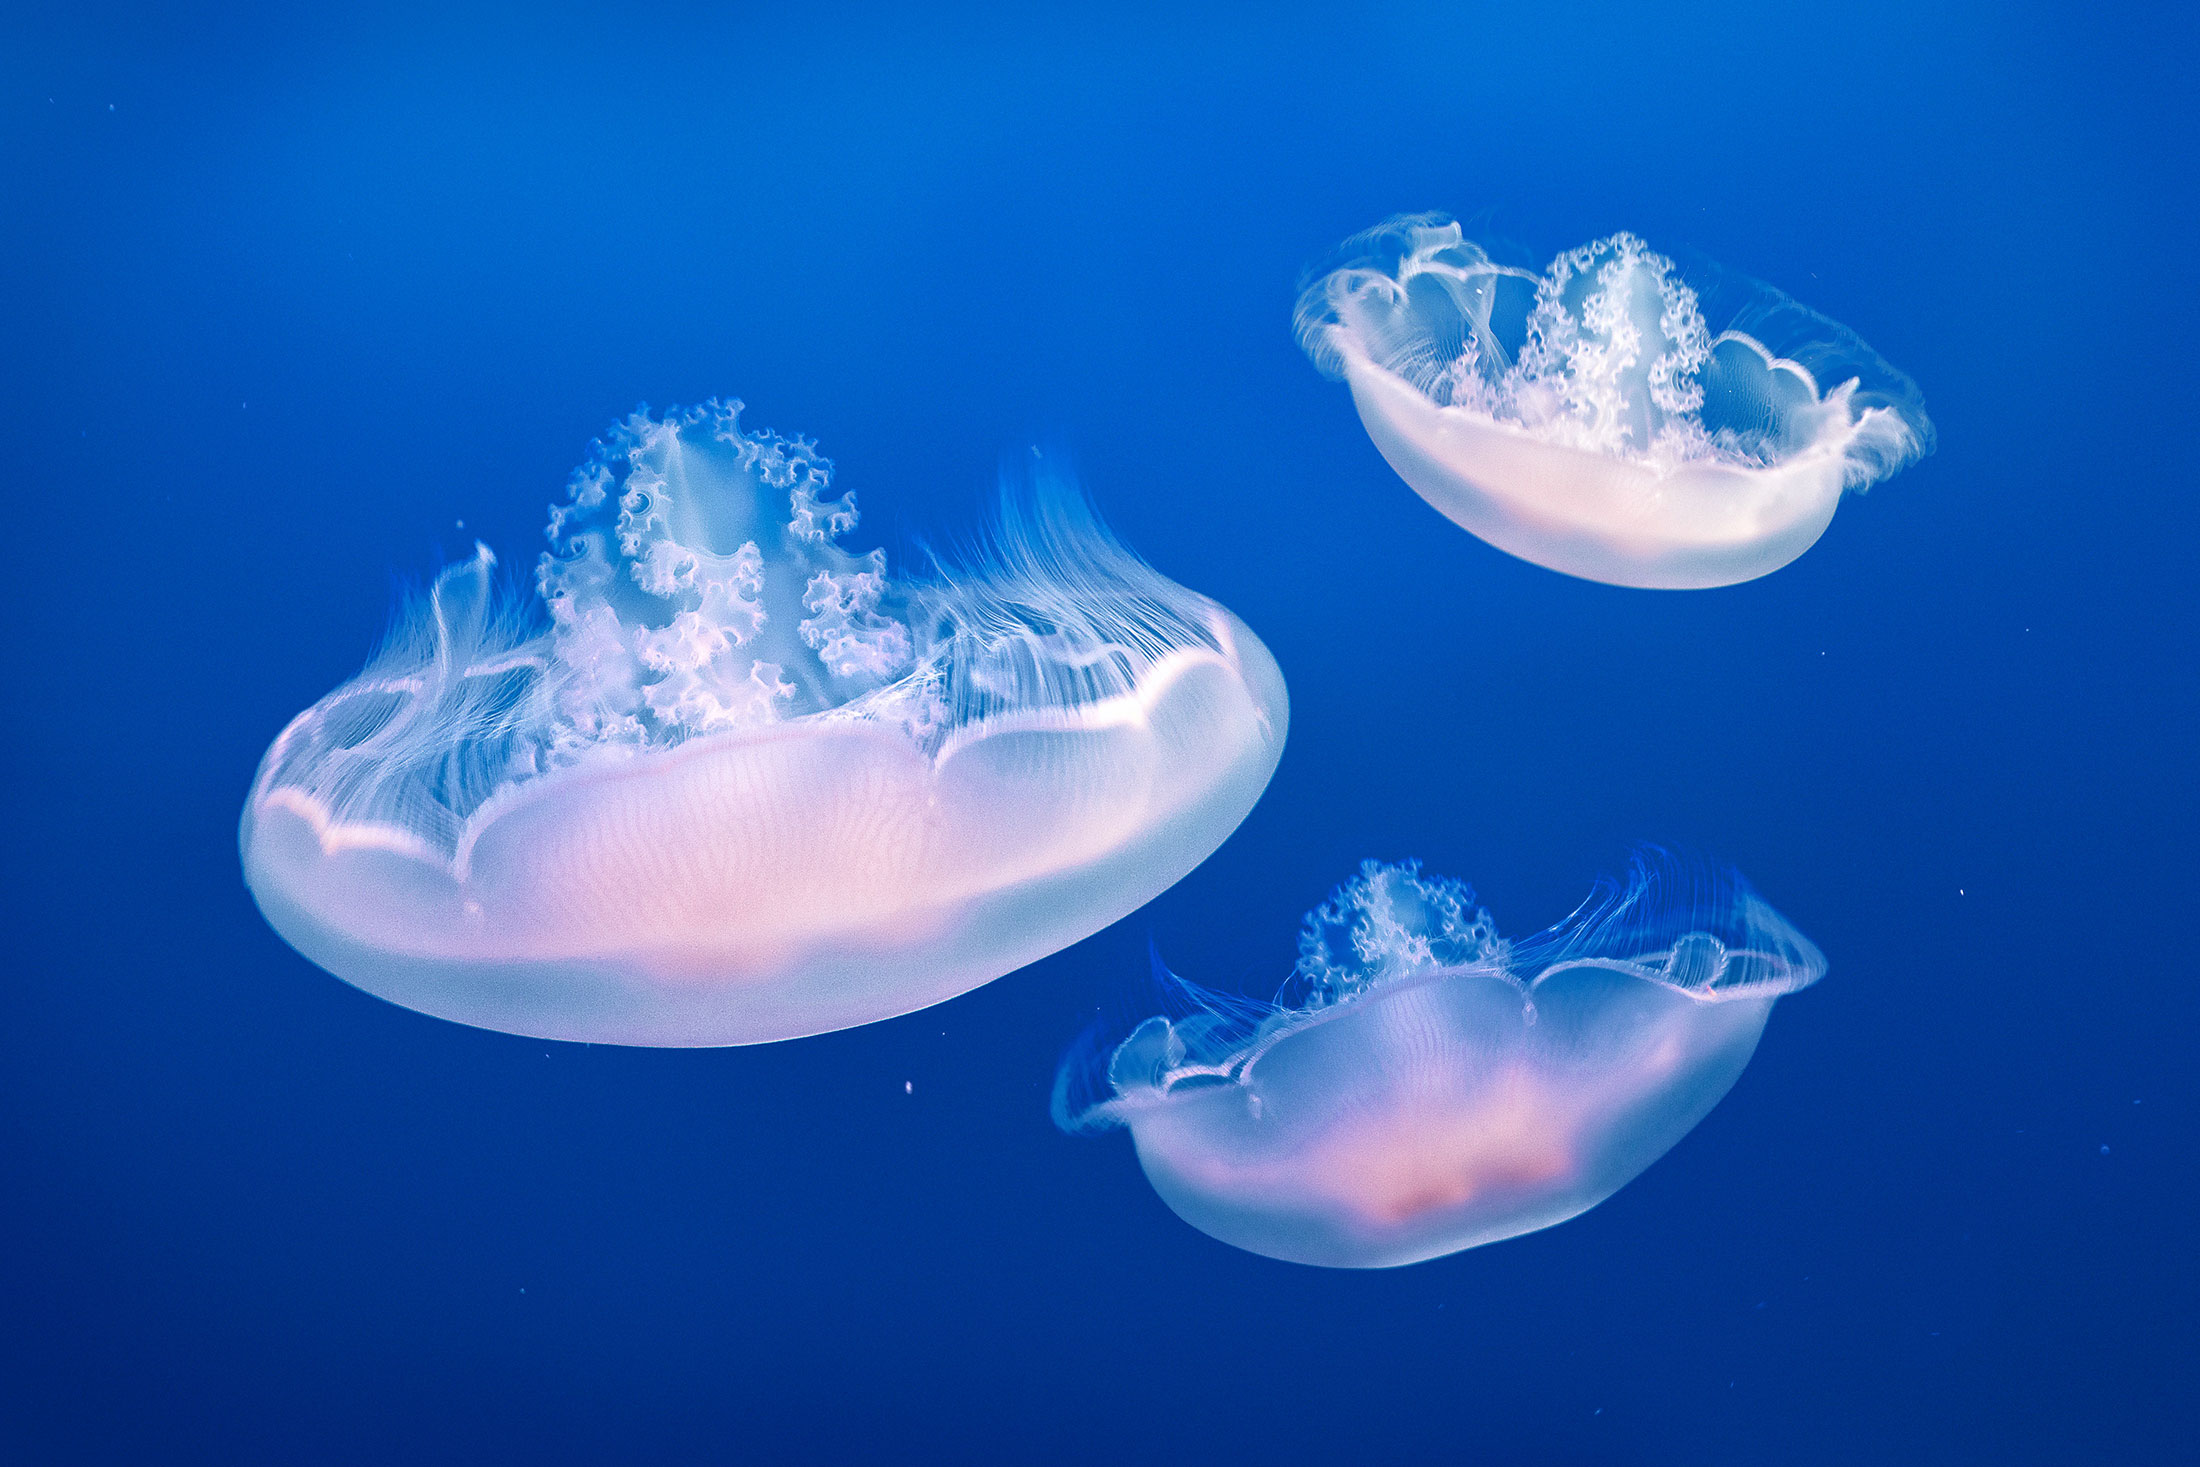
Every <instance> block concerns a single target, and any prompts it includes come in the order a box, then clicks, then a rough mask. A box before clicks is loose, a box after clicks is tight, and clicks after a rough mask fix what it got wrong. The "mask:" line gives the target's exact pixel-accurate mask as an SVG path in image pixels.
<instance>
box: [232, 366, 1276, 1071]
mask: <svg viewBox="0 0 2200 1467" xmlns="http://www.w3.org/2000/svg"><path fill="white" fill-rule="evenodd" d="M739 411H740V404H738V403H728V404H721V403H715V402H714V403H710V404H708V405H706V406H704V407H701V408H698V409H694V410H691V411H687V412H680V413H674V414H671V415H668V416H666V417H664V418H662V419H652V418H650V417H648V416H645V415H642V414H637V415H635V416H634V417H633V418H631V419H629V420H628V421H627V422H626V423H625V424H623V425H622V426H621V427H620V428H619V429H617V430H616V431H615V432H614V433H612V434H611V435H610V436H609V437H607V438H606V439H604V440H603V441H601V442H599V443H598V444H597V445H596V450H595V453H594V456H593V457H592V458H591V460H590V461H589V462H588V463H587V464H586V465H585V466H583V467H582V468H581V469H580V470H578V471H577V472H576V473H575V474H574V476H573V478H572V481H571V484H570V486H569V495H568V502H566V503H564V504H561V505H559V506H557V507H555V508H554V509H553V510H552V511H551V518H550V527H549V534H550V540H551V544H552V550H551V552H550V553H549V554H546V555H545V556H544V557H543V558H542V562H541V566H540V569H539V571H538V573H537V576H536V583H537V588H538V589H539V591H540V596H541V602H542V606H541V607H536V606H535V605H533V604H532V603H531V602H530V601H529V600H528V599H527V598H523V597H521V596H517V595H513V594H511V593H508V592H505V591H503V590H501V589H500V587H499V585H498V583H497V580H496V577H495V575H494V573H493V570H492V565H491V557H490V555H489V553H488V551H487V550H486V549H481V550H479V552H478V553H477V555H476V556H475V557H474V558H473V559H472V560H470V561H467V562H465V563H462V564H460V565H457V566H454V567H452V568H451V569H449V570H446V571H445V572H444V573H443V574H442V575H441V576H440V577H438V578H437V580H436V582H435V584H434V587H433V589H432V590H431V591H430V592H429V593H428V595H427V596H426V598H425V600H424V602H423V603H422V604H421V605H420V606H419V607H418V608H416V610H415V612H414V614H413V615H412V616H411V618H410V619H409V620H408V621H407V622H406V623H405V624H404V625H403V626H402V628H401V629H400V630H399V631H398V632H397V634H396V635H395V636H393V637H392V639H391V640H390V641H389V643H388V645H387V646H386V647H385V648H384V650H383V651H382V652H381V653H380V654H379V655H378V656H377V657H376V658H375V659H374V660H373V661H372V662H371V663H370V665H369V666H368V667H367V669H366V670H365V671H364V672H363V673H361V674H360V676H359V677H357V678H356V679H354V680H353V681H352V682H350V683H347V684H345V685H344V686H343V687H341V688H338V689H337V690H336V691H335V692H333V693H331V694H329V695H328V696H327V697H325V698H323V699H322V700H321V701H320V702H318V703H316V704H315V705H314V706H313V707H312V708H310V709H308V710H307V711H306V712H305V713H303V714H301V715H300V716H299V717H298V718H297V719H296V720H294V721H293V722H292V723H291V724H290V726H289V727H288V728H286V729H285V730H284V731H283V733H282V735H281V736H280V737H279V738H277V739H276V740H275V743H274V746H273V747H272V748H270V749H269V750H268V753H267V756H266V758H265V760H264V761H263V762H262V764H261V767H260V772H259V776H258V779H257V780H256V782H255V783H254V785H253V787H252V793H251V797H250V799H249V801H248V802H247V804H246V806H245V811H244V817H243V822H242V831H241V843H242V847H243V855H244V868H245V874H246V879H247V880H248V881H249V883H250V885H251V888H252V892H253V895H254V896H255V897H256V898H257V899H258V901H259V904H260V909H261V910H262V911H263V912H264V913H265V914H266V915H267V918H268V920H269V921H270V922H271V923H272V924H273V925H274V927H275V929H276V930H277V931H278V932H280V933H281V934H282V935H283V936H284V937H285V938H286V939H288V940H289V942H290V943H291V944H292V945H293V946H295V947H296V948H297V949H298V950H299V951H300V952H302V953H304V954H305V955H306V956H307V957H309V958H311V959H313V960H314V961H315V962H317V963H319V964H321V965H322V966H323V967H325V968H327V969H328V970H329V971H330V972H332V973H335V974H336V975H338V976H339V977H342V978H344V979H347V980H349V981H350V982H352V983H355V984H357V985H358V986H359V987H361V988H364V989H366V990H367V991H369V992H371V993H375V994H379V995H380V996H382V997H384V998H387V999H391V1000H394V1001H395V1002H397V1003H401V1004H404V1005H406V1006H408V1007H410V1008H415V1009H419V1010H422V1011H424V1012H426V1013H430V1014H436V1015H440V1016H442V1017H444V1018H449V1019H456V1020H459V1021H461V1022H464V1023H468V1024H476V1025H481V1026H483V1027H486V1028H491V1029H503V1030H508V1031H511V1032H514V1033H520V1034H532V1035H539V1036H543V1037H546V1038H559V1039H583V1040H601V1041H610V1042H617V1043H626V1044H658V1045H705V1044H745V1043H753V1042H759V1041H764V1040H774V1039H786V1038H792V1037H795V1036H798V1035H804V1034H813V1033H818V1032H821V1031H824V1030H829V1029H837V1028H843V1027H846V1026H849V1025H854V1024H861V1023H866V1022H869V1021H871V1020H876V1019H883V1018H887V1017H890V1016H892V1015H895V1014H902V1013H906V1012H908V1011H910V1010H912V1009H918V1008H922V1007H924V1006H926V1005H928V1004H934V1003H938V1002H940V1001H942V1000H943V999H947V998H951V997H953V996H954V995H956V994H958V993H962V992H964V991H966V990H968V989H971V988H974V987H976V986H977V985H979V984H981V983H986V982H989V981H990V980H992V979H994V978H997V977H999V976H1000V975H1001V974H1003V973H1006V972H1009V971H1010V970H1012V969H1015V968H1017V967H1020V966H1022V965H1024V964H1026V963H1029V962H1032V961H1033V960H1035V959H1037V958H1039V957H1042V956H1044V955H1045V954H1047V953H1050V952H1053V951H1055V950H1056V949H1059V948H1061V947H1064V946H1066V945H1067V944H1069V943H1072V942H1075V941H1077V940H1078V939H1080V938H1082V937H1085V936H1087V935H1089V934H1090V933H1092V932H1095V931H1097V930H1098V929H1099V928H1101V927H1103V926H1105V925H1106V924H1108V923H1110V922H1113V921H1115V920H1116V919H1118V918H1120V917H1122V916H1123V915H1125V914H1126V913H1128V912H1130V911H1131V910H1133V909H1134V908H1136V907H1138V906H1139V905H1141V904H1142V903H1144V902H1146V901H1148V900H1149V899H1151V898H1152V897H1153V896H1154V895H1156V894H1157V893H1159V892H1160V891H1162V890H1163V889H1164V888H1166V887H1168V886H1169V885H1170V884H1171V883H1173V882H1175V881H1176V880H1177V879H1178V878H1180V877H1182V876H1183V875H1184V873H1185V872H1187V871H1189V870H1190V869H1191V868H1192V867H1193V866H1195V865H1197V864H1198V863H1199V862H1200V861H1201V860H1203V859H1205V857H1206V856H1207V854H1208V853H1209V852H1210V851H1212V850H1213V849H1214V848H1215V846H1217V845H1218V844H1220V843H1221V841H1222V840H1223V838H1224V837H1225V836H1227V835H1228V834H1229V833H1230V831H1231V830H1232V829H1234V828H1235V827H1236V826H1237V824H1238V822H1239V821H1240V820H1242V819H1243V818H1244V816H1245V814H1246V812H1247V811H1248V810H1250V809H1251V808H1252V805H1253V802H1254V801H1255V800H1256V799H1257V798H1258V797H1259V795H1260V792H1261V790H1262V788H1263V787H1264V786H1265V785H1266V783H1267V781H1268V777H1269V775H1270V774H1271V773H1272V772H1273V770H1274V768H1275V764H1276V759H1277V755H1278V753H1279V752H1280V750H1281V747H1282V743H1283V739H1284V730H1285V721H1286V703H1285V696H1284V687H1283V681H1282V678H1281V676H1280V674H1279V673H1278V672H1277V670H1276V666H1275V663H1274V661H1273V660H1272V659H1271V658H1270V657H1269V655H1268V652H1267V650H1266V649H1265V648H1264V647H1262V645H1261V644H1260V641H1259V640H1258V639H1257V638H1256V637H1254V635H1253V634H1252V632H1251V631H1249V630H1248V629H1247V628H1246V627H1245V625H1244V624H1243V623H1241V622H1240V621H1239V620H1238V619H1237V618H1236V617H1234V616H1232V615H1231V614H1230V613H1229V612H1228V611H1226V610H1224V609H1223V608H1222V607H1220V606H1218V605H1216V604H1215V603H1214V602H1212V601H1209V600H1207V599H1206V598H1204V597H1202V596H1199V595H1196V594H1194V593H1192V592H1190V591H1187V590H1185V589H1184V588H1183V587H1181V586H1178V585H1176V584H1174V583H1173V582H1171V581H1168V580H1166V579H1164V578H1163V577H1162V576H1160V575H1159V574H1157V573H1156V572H1155V571H1153V570H1152V569H1150V568H1149V567H1147V566H1146V565H1145V564H1144V563H1143V562H1141V561H1139V560H1138V559H1136V558H1135V557H1134V556H1132V555H1131V554H1130V553H1129V552H1127V551H1126V550H1124V549H1123V548H1122V547H1121V546H1120V545H1119V544H1117V543H1116V542H1115V541H1114V540H1113V539H1111V538H1110V537H1109V536H1108V535H1107V534H1106V532H1105V531H1104V530H1103V529H1102V528H1101V527H1100V526H1099V524H1098V523H1097V522H1096V521H1095V520H1094V519H1093V518H1092V516H1091V514H1090V512H1089V511H1088V510H1087V509H1086V508H1085V506H1084V501H1083V500H1082V499H1080V498H1079V497H1077V496H1076V494H1075V493H1074V492H1073V491H1070V490H1068V489H1066V488H1064V487H1063V486H1062V485H1061V484H1060V483H1058V482H1053V481H1049V480H1048V479H1047V477H1046V475H1045V472H1044V469H1043V466H1042V468H1041V469H1040V470H1039V471H1038V478H1037V492H1036V493H1025V494H1022V495H1018V494H1014V493H1004V495H1003V502H1004V523H1003V526H1002V528H1001V529H1000V531H999V532H998V533H997V534H996V535H995V536H994V537H993V539H992V541H991V542H990V547H989V548H988V549H986V550H984V551H983V552H982V553H980V554H978V555H977V556H975V557H972V558H971V559H972V560H973V562H974V563H971V564H967V565H965V566H963V567H962V568H960V569H948V568H945V567H941V568H939V569H937V570H936V571H935V572H934V573H933V574H931V575H929V576H927V577H924V578H920V579H917V580H913V581H896V580H890V579H889V578H888V576H887V570H886V557H885V552H884V551H881V550H872V551H870V552H868V553H867V554H856V553H854V552H852V551H850V550H847V549H845V548H843V547H842V545H841V543H840V541H841V537H843V536H844V535H846V534H847V532H848V531H849V530H850V529H851V528H853V526H854V525H855V522H856V505H855V499H854V496H853V495H841V496H839V497H833V496H831V495H830V493H829V483H830V473H831V468H830V465H829V464H828V463H827V461H826V460H825V459H823V458H821V457H819V456H818V454H817V452H816V451H815V449H814V448H813V447H812V446H811V445H810V444H809V443H807V442H805V441H803V440H800V439H783V438H780V437H777V436H775V435H773V434H770V433H759V432H744V431H743V430H742V428H741V426H740V424H739V420H738V414H739ZM544 609H546V610H547V617H546V618H545V617H544V616H543V610H544Z"/></svg>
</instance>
